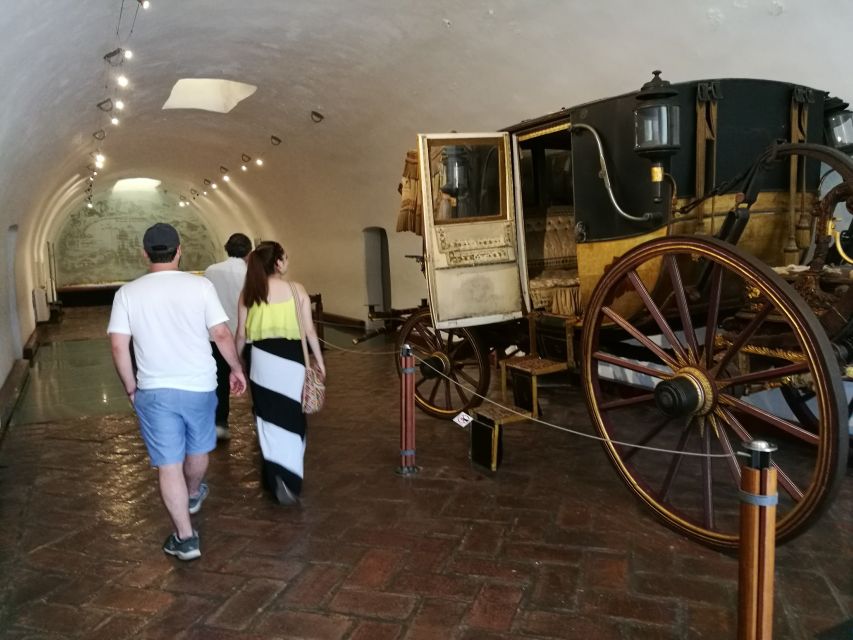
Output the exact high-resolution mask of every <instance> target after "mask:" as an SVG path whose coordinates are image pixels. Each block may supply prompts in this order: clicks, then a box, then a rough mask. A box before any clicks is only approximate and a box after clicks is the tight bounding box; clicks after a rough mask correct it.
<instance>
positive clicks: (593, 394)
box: [582, 236, 848, 548]
mask: <svg viewBox="0 0 853 640" xmlns="http://www.w3.org/2000/svg"><path fill="white" fill-rule="evenodd" d="M653 284H654V286H652V285H653ZM582 350H583V351H582V354H583V384H584V389H585V393H586V398H587V404H588V408H589V412H590V415H591V417H592V421H593V423H594V424H595V427H596V428H597V430H598V432H599V434H600V435H601V437H602V438H604V447H605V449H606V451H607V453H608V454H609V456H610V459H611V461H612V462H613V464H614V465H615V467H616V469H617V470H618V471H619V474H620V476H621V477H622V479H623V480H624V481H625V483H626V484H627V485H628V486H629V487H630V488H631V490H632V491H634V493H636V494H637V495H638V496H639V497H640V498H641V499H642V501H643V502H645V503H646V504H647V505H648V506H649V507H651V508H652V509H653V510H654V512H655V513H656V514H657V515H659V516H660V517H662V518H663V519H664V520H665V521H666V522H667V523H668V524H669V525H670V526H672V527H674V528H675V529H677V530H679V531H681V532H682V533H684V534H686V535H688V536H689V537H691V538H694V539H696V540H699V541H701V542H703V543H706V544H708V545H711V546H714V547H717V548H731V547H735V546H737V544H738V537H739V534H738V527H739V518H738V511H739V510H738V506H739V501H738V489H739V486H740V474H741V471H740V464H739V462H738V460H737V459H736V458H734V457H731V456H730V454H732V453H733V452H735V451H737V450H739V448H740V446H739V445H740V443H741V442H742V441H745V440H749V439H753V438H756V439H759V438H760V439H767V440H770V441H771V442H773V443H775V444H777V445H778V447H779V451H778V452H777V453H776V454H774V460H775V464H776V466H777V469H778V477H779V507H778V511H777V517H778V520H777V537H778V538H779V539H780V541H781V540H785V539H790V538H792V537H793V536H795V535H797V534H798V533H801V532H802V531H803V530H805V528H806V527H807V526H808V525H809V523H810V522H811V521H813V520H814V519H815V518H816V517H817V516H818V515H819V514H820V513H821V511H822V510H823V509H824V508H825V507H826V506H827V504H828V502H829V501H830V499H831V496H832V495H833V492H834V490H835V489H836V488H837V486H838V484H839V483H840V482H841V478H842V475H843V472H844V460H845V459H846V455H847V446H848V444H847V426H846V424H847V419H846V418H847V406H846V400H845V396H844V391H843V387H842V383H841V376H840V370H839V365H838V364H837V363H836V362H835V361H834V358H833V355H832V349H831V347H830V343H829V340H828V338H827V337H826V335H825V333H824V331H823V329H822V328H821V326H820V324H819V323H818V321H817V318H816V317H815V315H814V314H813V313H812V311H811V310H810V309H809V308H808V306H807V305H806V303H805V302H804V301H803V300H802V298H801V297H800V296H799V295H798V294H797V293H796V292H795V291H794V290H793V288H792V287H791V286H790V285H788V284H787V283H785V282H784V281H783V280H782V279H781V278H780V277H778V276H777V275H776V274H775V273H774V272H773V270H772V269H770V268H769V267H768V266H767V265H765V264H763V263H760V262H759V261H758V260H756V259H755V258H753V257H751V256H750V255H749V254H746V253H744V252H743V251H741V250H739V249H737V248H736V247H734V246H732V245H729V244H727V243H724V242H721V241H718V240H715V239H712V238H705V237H697V236H691V237H670V238H662V239H659V240H653V241H651V242H647V243H645V244H643V245H640V246H639V247H636V248H635V249H633V250H631V251H630V252H628V253H627V254H625V255H624V256H623V257H622V258H620V259H619V260H617V261H616V263H615V264H613V265H612V266H611V268H609V269H608V270H606V272H605V274H604V275H603V276H602V278H601V280H600V281H599V283H598V284H597V286H596V288H595V290H594V291H593V293H592V296H591V299H590V302H589V304H588V306H587V310H586V317H585V322H584V329H583V336H582ZM782 386H786V387H788V388H794V389H797V392H798V393H800V394H803V395H811V394H813V396H814V403H813V404H814V409H813V413H814V416H815V417H816V420H814V421H809V423H807V424H801V423H800V422H799V421H798V419H797V418H793V419H791V418H790V413H789V412H788V409H787V406H785V405H784V403H783V402H782V403H776V404H775V405H774V404H773V403H771V402H768V401H767V400H766V396H768V395H769V392H768V391H767V390H768V389H773V388H777V387H782ZM777 398H778V395H777ZM780 405H781V406H780ZM785 416H787V417H785ZM842 425H843V428H842ZM631 445H639V446H645V447H656V448H659V449H665V450H670V451H674V452H675V453H662V452H659V451H652V450H648V449H640V448H637V446H631ZM691 454H694V455H691ZM695 454H702V455H695ZM704 454H713V455H719V454H729V455H727V456H726V457H715V458H710V457H707V456H706V455H704Z"/></svg>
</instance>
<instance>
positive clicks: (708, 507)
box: [701, 417, 715, 529]
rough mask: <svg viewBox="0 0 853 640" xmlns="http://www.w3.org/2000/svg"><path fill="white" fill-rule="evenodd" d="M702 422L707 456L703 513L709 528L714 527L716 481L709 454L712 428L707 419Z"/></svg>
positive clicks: (703, 440) (703, 480)
mask: <svg viewBox="0 0 853 640" xmlns="http://www.w3.org/2000/svg"><path fill="white" fill-rule="evenodd" d="M701 423H702V424H703V426H704V433H703V437H702V452H703V453H704V454H705V457H704V458H702V513H703V514H704V516H705V517H704V524H705V527H706V528H707V529H713V528H714V526H715V525H714V483H713V479H714V476H713V473H712V470H711V458H709V457H708V455H709V454H710V453H711V428H710V426H709V425H708V424H707V422H706V420H705V419H704V417H703V418H701Z"/></svg>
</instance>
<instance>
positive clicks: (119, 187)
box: [113, 178, 160, 193]
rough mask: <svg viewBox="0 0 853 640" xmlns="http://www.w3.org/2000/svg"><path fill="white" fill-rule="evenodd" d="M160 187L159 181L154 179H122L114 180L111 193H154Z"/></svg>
mask: <svg viewBox="0 0 853 640" xmlns="http://www.w3.org/2000/svg"><path fill="white" fill-rule="evenodd" d="M159 186H160V181H159V180H155V179H154V178H124V179H122V180H116V183H115V184H114V185H113V193H115V192H117V191H119V192H120V191H154V190H155V189H156V188H157V187H159Z"/></svg>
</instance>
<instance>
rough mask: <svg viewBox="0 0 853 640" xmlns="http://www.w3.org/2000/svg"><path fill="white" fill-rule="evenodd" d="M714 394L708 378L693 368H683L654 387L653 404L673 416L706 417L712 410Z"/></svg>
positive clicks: (714, 400) (714, 399)
mask: <svg viewBox="0 0 853 640" xmlns="http://www.w3.org/2000/svg"><path fill="white" fill-rule="evenodd" d="M715 402H716V392H715V389H714V385H712V384H711V381H710V380H709V378H708V376H707V375H706V374H705V373H704V372H703V371H701V370H699V369H696V368H694V367H685V368H683V369H681V370H680V371H678V372H677V373H676V374H675V375H674V376H673V377H672V378H670V379H668V380H664V381H663V382H661V383H659V384H658V385H657V386H656V387H655V403H656V404H657V407H658V409H660V410H661V411H662V412H663V413H665V414H667V415H669V416H673V417H681V416H690V415H706V414H708V413H710V411H711V410H712V409H713V408H714V404H715Z"/></svg>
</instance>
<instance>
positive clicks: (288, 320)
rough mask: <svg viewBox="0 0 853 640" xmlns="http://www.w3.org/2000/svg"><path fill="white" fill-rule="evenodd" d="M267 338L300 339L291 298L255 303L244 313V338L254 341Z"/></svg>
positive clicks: (294, 307)
mask: <svg viewBox="0 0 853 640" xmlns="http://www.w3.org/2000/svg"><path fill="white" fill-rule="evenodd" d="M267 338H288V339H290V340H301V339H302V336H301V335H300V334H299V323H298V322H297V320H296V305H295V304H294V302H293V298H291V299H290V300H285V301H284V302H273V303H269V302H261V303H257V302H256V303H255V304H253V305H252V306H251V307H250V308H249V311H248V313H247V315H246V340H247V341H248V342H255V341H257V340H266V339H267Z"/></svg>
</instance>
